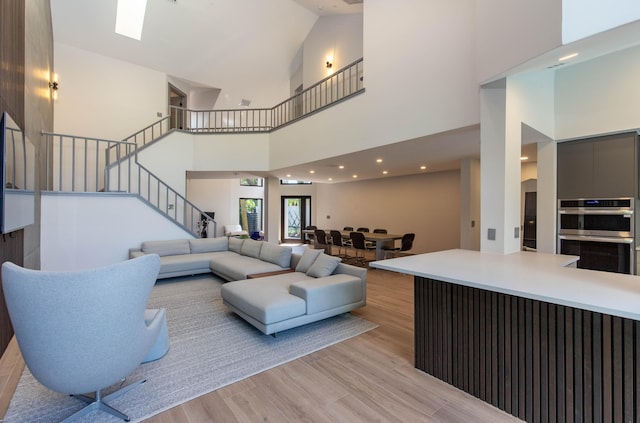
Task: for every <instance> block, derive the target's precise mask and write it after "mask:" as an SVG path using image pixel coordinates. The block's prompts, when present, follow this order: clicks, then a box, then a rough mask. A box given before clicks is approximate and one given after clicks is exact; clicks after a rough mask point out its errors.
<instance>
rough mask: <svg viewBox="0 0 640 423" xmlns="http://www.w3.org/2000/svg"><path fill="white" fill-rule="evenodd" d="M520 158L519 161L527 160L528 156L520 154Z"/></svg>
mask: <svg viewBox="0 0 640 423" xmlns="http://www.w3.org/2000/svg"><path fill="white" fill-rule="evenodd" d="M520 160H521V161H525V160H529V157H527V156H522V157H520Z"/></svg>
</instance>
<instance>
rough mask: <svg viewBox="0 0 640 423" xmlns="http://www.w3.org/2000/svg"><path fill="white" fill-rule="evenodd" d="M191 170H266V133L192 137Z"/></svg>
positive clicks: (267, 145) (267, 165)
mask: <svg viewBox="0 0 640 423" xmlns="http://www.w3.org/2000/svg"><path fill="white" fill-rule="evenodd" d="M192 137H193V152H194V157H193V165H194V166H193V168H192V169H190V170H230V171H241V170H253V171H260V170H268V169H269V156H270V149H269V142H270V137H269V134H212V135H207V134H193V135H192Z"/></svg>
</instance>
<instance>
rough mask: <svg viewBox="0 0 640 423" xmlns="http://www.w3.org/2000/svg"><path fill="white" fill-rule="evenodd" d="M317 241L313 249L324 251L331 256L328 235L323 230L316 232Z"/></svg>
mask: <svg viewBox="0 0 640 423" xmlns="http://www.w3.org/2000/svg"><path fill="white" fill-rule="evenodd" d="M313 233H314V235H315V241H314V243H313V247H314V248H315V249H318V250H319V249H323V250H324V252H325V253H327V254H331V245H330V244H329V242H327V234H326V233H325V231H323V230H322V229H316V230H315V231H314V232H313Z"/></svg>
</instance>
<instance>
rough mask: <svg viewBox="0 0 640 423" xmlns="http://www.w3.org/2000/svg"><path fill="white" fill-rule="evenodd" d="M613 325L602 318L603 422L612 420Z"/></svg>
mask: <svg viewBox="0 0 640 423" xmlns="http://www.w3.org/2000/svg"><path fill="white" fill-rule="evenodd" d="M612 330H613V324H612V321H611V316H610V315H608V314H604V315H603V316H602V409H603V413H602V414H603V416H604V418H605V421H611V419H612V418H613V373H612V370H613V357H612V350H611V346H612V341H611V337H612V336H613V332H612Z"/></svg>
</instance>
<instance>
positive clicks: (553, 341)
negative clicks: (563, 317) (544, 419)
mask: <svg viewBox="0 0 640 423" xmlns="http://www.w3.org/2000/svg"><path fill="white" fill-rule="evenodd" d="M556 311H557V307H556V306H555V305H553V304H549V314H548V316H549V324H548V327H549V332H548V343H549V348H548V349H547V352H548V362H549V377H548V387H549V389H548V393H549V396H548V398H549V405H548V407H547V408H548V417H549V422H550V423H555V422H557V421H558V418H557V417H558V405H557V398H558V395H559V393H560V391H559V390H558V381H557V374H558V372H557V366H558V360H557V356H558V347H557V345H558V341H557V340H558V338H557V334H556V328H557V327H558V319H557V314H556Z"/></svg>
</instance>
